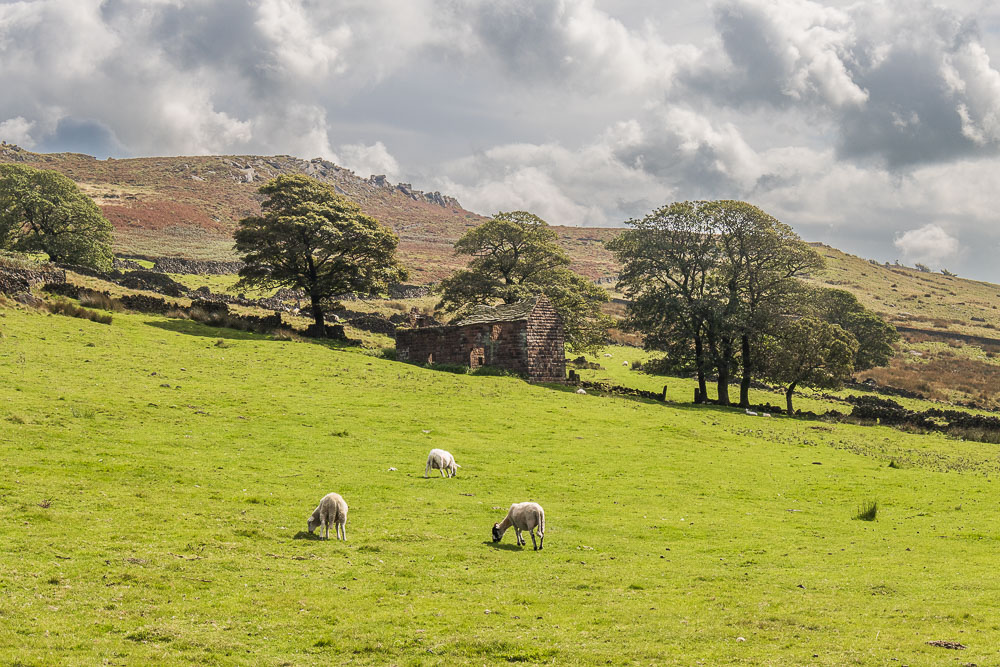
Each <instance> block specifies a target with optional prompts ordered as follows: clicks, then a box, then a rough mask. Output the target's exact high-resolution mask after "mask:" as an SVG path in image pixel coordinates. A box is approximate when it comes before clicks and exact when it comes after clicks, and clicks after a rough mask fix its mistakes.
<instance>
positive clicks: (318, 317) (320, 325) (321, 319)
mask: <svg viewBox="0 0 1000 667" xmlns="http://www.w3.org/2000/svg"><path fill="white" fill-rule="evenodd" d="M309 300H310V301H311V302H312V305H311V306H310V308H311V309H312V314H313V319H314V320H315V321H316V330H317V332H326V315H325V313H323V306H322V305H320V297H318V296H316V295H315V294H310V295H309ZM324 337H325V335H324Z"/></svg>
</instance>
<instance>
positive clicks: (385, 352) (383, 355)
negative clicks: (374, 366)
mask: <svg viewBox="0 0 1000 667" xmlns="http://www.w3.org/2000/svg"><path fill="white" fill-rule="evenodd" d="M375 356H376V357H378V358H379V359H388V360H389V361H396V348H394V347H383V348H382V349H380V350H379V351H378V352H376V353H375Z"/></svg>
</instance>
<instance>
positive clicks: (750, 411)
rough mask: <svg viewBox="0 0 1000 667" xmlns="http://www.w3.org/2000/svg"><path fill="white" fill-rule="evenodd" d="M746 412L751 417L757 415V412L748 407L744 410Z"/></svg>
mask: <svg viewBox="0 0 1000 667" xmlns="http://www.w3.org/2000/svg"><path fill="white" fill-rule="evenodd" d="M746 412H747V414H748V415H750V416H751V417H756V416H757V413H756V412H754V411H753V410H750V409H747V411H746Z"/></svg>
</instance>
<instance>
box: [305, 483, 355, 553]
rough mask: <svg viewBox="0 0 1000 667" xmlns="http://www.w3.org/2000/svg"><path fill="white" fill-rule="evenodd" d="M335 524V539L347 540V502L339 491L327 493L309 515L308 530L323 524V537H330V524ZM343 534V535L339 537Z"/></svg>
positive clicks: (311, 530)
mask: <svg viewBox="0 0 1000 667" xmlns="http://www.w3.org/2000/svg"><path fill="white" fill-rule="evenodd" d="M331 523H332V524H335V525H336V531H337V539H338V540H344V541H345V542H346V541H347V503H346V502H344V499H343V498H341V496H340V494H339V493H328V494H326V495H325V496H323V500H321V501H319V505H318V506H317V507H316V509H315V510H313V513H312V516H311V517H309V532H310V533H312V532H313V531H314V530H316V527H317V526H323V531H324V535H323V536H324V537H325V538H326V539H330V524H331ZM341 534H343V537H341Z"/></svg>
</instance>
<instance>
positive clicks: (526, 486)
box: [0, 304, 1000, 665]
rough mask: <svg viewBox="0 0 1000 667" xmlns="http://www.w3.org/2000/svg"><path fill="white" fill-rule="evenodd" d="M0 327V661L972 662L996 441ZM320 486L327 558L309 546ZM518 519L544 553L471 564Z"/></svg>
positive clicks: (989, 534) (329, 353) (64, 325)
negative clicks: (440, 472)
mask: <svg viewBox="0 0 1000 667" xmlns="http://www.w3.org/2000/svg"><path fill="white" fill-rule="evenodd" d="M0 315H2V316H3V317H0V338H2V342H0V387H3V389H2V390H0V395H2V396H3V398H4V400H3V401H0V424H3V427H2V428H0V447H2V449H3V452H4V464H5V469H6V470H7V473H8V474H5V475H4V476H3V477H2V478H0V586H2V588H3V590H4V596H3V600H2V602H0V613H2V616H3V622H2V623H0V662H2V663H4V664H18V663H21V664H96V663H100V662H102V661H107V662H112V663H116V664H122V663H124V664H164V665H172V664H178V665H181V664H184V665H189V664H192V663H206V664H296V665H313V664H316V665H329V664H344V663H351V664H499V663H503V662H524V663H528V664H538V663H543V662H546V663H547V662H553V661H554V662H556V663H560V664H579V665H586V664H607V663H615V664H622V663H633V662H635V663H656V664H683V665H690V664H696V663H698V662H704V663H705V664H711V665H721V664H810V665H843V664H872V665H876V664H878V665H882V664H940V663H941V662H942V661H944V660H947V659H950V657H951V655H952V652H951V651H947V650H945V649H942V648H938V647H935V646H930V645H928V644H927V642H929V641H932V640H948V641H957V642H961V643H962V644H964V645H966V646H967V647H968V649H967V650H964V651H962V652H961V660H962V661H967V662H972V663H976V664H990V663H991V661H993V660H994V659H995V657H996V647H997V646H998V645H1000V630H998V627H997V625H996V623H995V622H994V620H993V618H992V616H991V615H990V614H989V613H986V612H985V611H983V610H988V609H990V608H991V604H992V603H991V601H994V600H996V598H997V596H998V595H1000V583H998V580H997V578H996V577H995V576H993V572H994V570H995V563H996V556H995V551H996V540H997V539H998V536H1000V515H998V514H997V512H996V511H995V502H994V498H995V495H996V494H995V490H994V489H993V485H992V483H991V479H992V478H994V477H995V476H996V474H997V471H998V469H1000V466H998V459H997V456H996V451H995V448H993V447H992V446H989V445H983V444H980V443H971V442H961V441H958V440H952V439H947V438H944V437H941V436H938V435H929V436H921V435H917V434H912V433H903V432H901V431H898V430H894V429H890V428H886V427H867V428H866V427H859V426H853V425H846V424H823V423H820V422H810V421H801V420H793V419H784V418H773V419H760V418H752V417H748V416H746V415H744V414H743V413H742V412H739V411H732V410H722V409H718V408H715V407H709V406H702V407H695V406H690V405H663V404H659V403H653V402H643V401H634V400H628V399H621V398H605V397H599V396H593V395H577V394H574V393H570V392H568V391H566V390H564V389H562V388H554V387H542V386H531V385H527V384H524V383H523V382H520V381H518V380H515V379H512V378H490V377H472V376H464V375H453V374H450V373H442V372H435V371H431V370H427V369H423V368H419V367H415V366H408V365H405V364H399V363H395V362H391V361H386V360H382V359H377V358H374V357H372V356H368V355H366V354H363V353H361V352H359V351H350V350H338V349H332V348H329V347H326V346H323V345H318V344H312V343H288V342H279V341H276V340H272V339H269V338H265V337H261V336H251V335H245V334H241V333H239V332H226V331H222V330H219V329H210V328H207V327H204V326H201V325H197V324H193V323H191V322H186V321H178V320H171V319H167V318H164V317H159V316H150V315H135V314H121V313H116V314H115V315H114V317H115V319H114V322H113V323H112V325H110V326H105V325H101V324H95V323H92V322H87V321H82V320H77V319H72V318H67V317H59V316H45V315H42V314H40V313H37V312H31V311H27V310H24V309H20V308H10V307H5V306H3V305H2V304H0ZM616 361H617V359H616ZM691 386H692V385H691V384H690V383H688V386H687V388H686V390H684V391H683V392H681V391H678V394H682V395H684V396H690V389H691ZM415 388H419V391H415V390H414V389H415ZM431 447H443V448H445V449H448V450H450V451H452V452H453V453H455V454H456V456H457V459H458V461H459V463H460V464H461V465H462V466H463V467H462V469H461V470H460V471H459V475H458V477H456V478H455V479H450V480H448V479H441V478H436V479H435V478H431V479H427V480H425V479H424V478H423V476H422V473H423V465H424V460H425V457H426V455H427V451H428V450H429V449H430V448H431ZM748 460H753V461H754V463H755V465H751V466H748V465H747V461H748ZM890 460H893V461H896V462H897V464H898V465H900V466H902V468H890V467H888V464H889V462H890ZM819 464H821V465H819ZM329 491H337V492H340V493H341V494H343V495H344V497H345V498H346V499H347V501H348V503H349V504H350V508H351V509H350V514H349V519H348V538H349V541H348V542H347V543H338V542H335V541H330V542H319V541H317V540H315V539H310V537H309V535H308V534H306V533H305V524H306V518H307V517H308V515H309V512H311V511H312V509H313V507H314V506H315V504H316V502H317V501H318V500H319V498H320V497H321V496H322V495H323V494H325V493H327V492H329ZM873 497H877V498H878V501H879V512H878V520H877V521H875V522H871V523H866V522H862V521H855V520H852V516H853V515H854V514H855V512H856V511H857V507H858V505H859V504H860V503H861V502H863V501H864V500H866V499H869V498H873ZM521 500H537V501H539V502H540V503H542V505H543V506H544V507H545V509H546V514H547V516H546V524H547V525H546V539H545V549H544V551H541V552H537V553H535V552H532V551H531V550H530V548H529V549H528V550H521V549H517V548H515V547H514V546H513V541H514V537H513V535H511V534H508V535H507V536H506V538H505V539H504V541H503V542H502V543H501V544H500V545H493V544H492V543H491V542H490V541H489V530H490V526H491V525H492V523H493V522H494V521H497V520H499V519H500V518H501V517H502V516H503V514H504V511H505V510H506V508H507V507H508V506H509V504H510V503H512V502H515V501H521ZM529 542H530V540H529ZM739 638H742V639H743V640H744V641H740V639H739Z"/></svg>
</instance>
